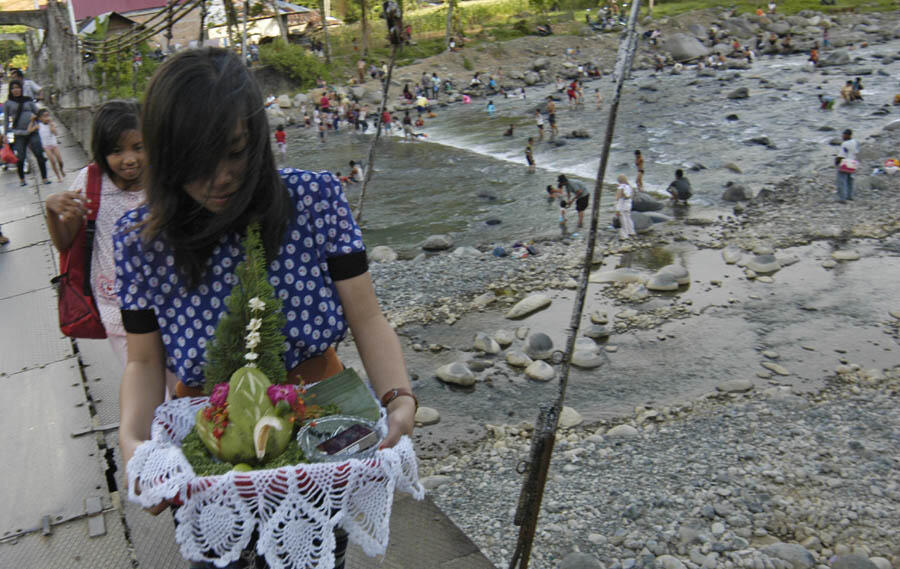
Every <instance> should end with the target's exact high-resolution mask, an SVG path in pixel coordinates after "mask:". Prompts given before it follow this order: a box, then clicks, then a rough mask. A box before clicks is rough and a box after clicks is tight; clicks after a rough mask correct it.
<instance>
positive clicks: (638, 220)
mask: <svg viewBox="0 0 900 569" xmlns="http://www.w3.org/2000/svg"><path fill="white" fill-rule="evenodd" d="M631 221H633V222H634V230H635V231H637V232H638V233H647V232H648V231H650V228H651V227H653V218H652V217H650V216H649V215H645V214H643V213H641V212H639V211H633V212H631Z"/></svg>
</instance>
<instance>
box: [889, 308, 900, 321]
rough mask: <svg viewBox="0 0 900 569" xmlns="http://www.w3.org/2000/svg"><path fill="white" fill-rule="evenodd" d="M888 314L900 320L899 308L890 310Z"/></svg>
mask: <svg viewBox="0 0 900 569" xmlns="http://www.w3.org/2000/svg"><path fill="white" fill-rule="evenodd" d="M889 314H890V315H891V316H893V317H894V318H896V319H898V320H900V310H891V311H890V313H889Z"/></svg>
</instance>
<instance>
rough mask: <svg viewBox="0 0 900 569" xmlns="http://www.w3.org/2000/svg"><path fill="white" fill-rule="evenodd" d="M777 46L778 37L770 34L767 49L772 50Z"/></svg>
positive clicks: (773, 33)
mask: <svg viewBox="0 0 900 569" xmlns="http://www.w3.org/2000/svg"><path fill="white" fill-rule="evenodd" d="M777 45H778V36H777V35H776V34H775V32H772V33H770V34H769V47H770V48H772V49H775V47H776V46H777Z"/></svg>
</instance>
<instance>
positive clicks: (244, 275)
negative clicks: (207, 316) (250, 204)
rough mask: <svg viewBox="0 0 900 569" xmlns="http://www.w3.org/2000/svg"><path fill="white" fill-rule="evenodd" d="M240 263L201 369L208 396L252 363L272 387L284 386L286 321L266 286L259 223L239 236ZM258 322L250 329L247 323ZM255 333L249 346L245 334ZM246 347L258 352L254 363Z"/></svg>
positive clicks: (266, 273) (285, 373) (270, 287)
mask: <svg viewBox="0 0 900 569" xmlns="http://www.w3.org/2000/svg"><path fill="white" fill-rule="evenodd" d="M243 245H244V260H243V261H241V262H240V263H239V264H238V266H237V267H236V268H235V270H234V273H235V276H236V277H237V281H238V282H237V283H236V284H235V285H234V288H232V289H231V294H230V295H228V297H227V298H226V299H225V308H226V309H227V312H226V313H225V314H224V315H223V316H222V317H221V318H220V319H219V323H218V324H217V325H216V335H215V338H214V339H213V340H212V342H210V344H209V346H208V348H207V358H206V359H207V364H206V369H204V370H203V373H204V377H205V378H206V381H205V383H204V390H205V391H206V393H211V392H212V389H213V387H215V385H216V384H217V383H222V382H223V381H228V380H229V378H231V375H232V374H233V373H234V372H235V371H237V370H238V369H240V368H242V367H244V366H247V365H248V364H254V365H253V366H251V367H257V368H259V370H260V371H262V372H263V373H264V374H265V375H266V377H267V378H268V379H269V381H271V382H272V383H284V382H285V380H286V378H287V372H286V371H285V369H284V360H283V359H282V357H281V356H282V354H283V353H284V335H283V334H282V333H281V330H282V329H283V328H284V324H285V318H284V314H282V312H281V300H279V298H278V297H277V296H275V289H274V288H273V287H272V285H271V284H269V275H268V270H267V269H266V267H267V266H268V263H267V262H266V252H265V248H264V247H263V244H262V240H261V239H260V237H259V223H258V222H254V223H251V224H250V226H249V227H247V235H246V237H244V243H243ZM251 299H254V300H255V299H259V300H260V301H262V303H263V304H264V307H263V308H261V309H253V308H251V303H250V301H251ZM252 318H253V319H255V318H259V319H260V320H261V321H262V322H261V323H259V324H258V325H256V326H254V324H253V323H252V322H251V319H252ZM254 331H255V332H258V333H259V335H258V338H257V340H256V343H255V344H254V345H253V346H251V345H250V344H249V343H248V342H249V339H248V333H249V332H254ZM251 349H252V350H253V351H254V352H256V354H258V357H257V358H255V359H253V360H248V359H247V358H246V357H245V356H246V354H247V353H248V352H249V351H251Z"/></svg>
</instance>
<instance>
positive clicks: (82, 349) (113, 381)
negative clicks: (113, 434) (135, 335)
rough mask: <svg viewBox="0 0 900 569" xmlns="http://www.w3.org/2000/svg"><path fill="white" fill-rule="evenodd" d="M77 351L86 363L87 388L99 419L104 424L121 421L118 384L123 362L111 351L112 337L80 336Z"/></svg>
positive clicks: (120, 380) (120, 378) (120, 379)
mask: <svg viewBox="0 0 900 569" xmlns="http://www.w3.org/2000/svg"><path fill="white" fill-rule="evenodd" d="M77 343H78V353H79V355H80V356H81V362H82V363H83V364H84V366H85V368H84V376H85V378H86V379H87V388H88V391H89V392H90V394H91V399H93V400H94V408H95V409H96V411H97V421H98V422H99V423H100V424H101V425H107V424H112V423H116V422H118V421H119V385H120V384H121V383H122V371H123V369H122V364H121V362H120V361H119V357H118V356H117V355H116V354H115V353H114V352H113V351H112V347H111V346H110V345H109V340H83V339H79V340H77Z"/></svg>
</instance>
